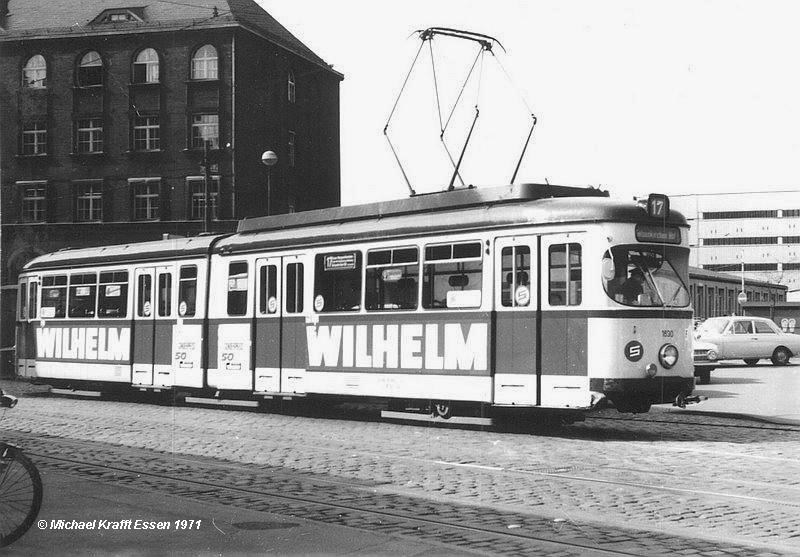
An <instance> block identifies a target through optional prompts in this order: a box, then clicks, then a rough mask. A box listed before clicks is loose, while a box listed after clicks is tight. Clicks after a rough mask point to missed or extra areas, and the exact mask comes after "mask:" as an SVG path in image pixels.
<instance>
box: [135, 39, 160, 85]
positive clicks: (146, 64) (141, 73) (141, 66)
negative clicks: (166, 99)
mask: <svg viewBox="0 0 800 557" xmlns="http://www.w3.org/2000/svg"><path fill="white" fill-rule="evenodd" d="M133 82H134V83H158V53H157V52H156V51H155V50H154V49H152V48H145V49H144V50H142V51H141V52H139V54H138V55H137V56H136V60H134V62H133Z"/></svg>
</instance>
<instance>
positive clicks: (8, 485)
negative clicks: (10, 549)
mask: <svg viewBox="0 0 800 557" xmlns="http://www.w3.org/2000/svg"><path fill="white" fill-rule="evenodd" d="M41 507H42V478H41V476H40V475H39V471H38V470H37V469H36V466H35V465H34V464H33V462H31V460H30V459H29V458H28V457H27V456H25V455H24V454H22V451H21V450H19V449H18V448H16V447H13V446H11V445H5V444H2V443H0V547H5V546H7V545H9V544H12V543H14V542H15V541H17V540H18V539H19V538H20V537H22V535H23V534H24V533H25V532H27V531H28V528H30V527H31V526H32V525H33V521H34V520H36V517H37V516H38V515H39V509H40V508H41Z"/></svg>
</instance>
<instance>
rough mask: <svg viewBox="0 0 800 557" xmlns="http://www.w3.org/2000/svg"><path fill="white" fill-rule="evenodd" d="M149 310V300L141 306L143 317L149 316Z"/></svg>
mask: <svg viewBox="0 0 800 557" xmlns="http://www.w3.org/2000/svg"><path fill="white" fill-rule="evenodd" d="M150 311H151V308H150V302H145V303H144V307H143V308H142V313H143V314H144V316H145V317H150Z"/></svg>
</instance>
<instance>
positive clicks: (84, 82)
mask: <svg viewBox="0 0 800 557" xmlns="http://www.w3.org/2000/svg"><path fill="white" fill-rule="evenodd" d="M102 84H103V59H102V58H100V54H98V53H97V52H95V51H91V52H87V53H86V54H84V55H83V58H81V61H80V64H79V65H78V86H80V87H93V86H96V85H102Z"/></svg>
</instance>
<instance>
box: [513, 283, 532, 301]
mask: <svg viewBox="0 0 800 557" xmlns="http://www.w3.org/2000/svg"><path fill="white" fill-rule="evenodd" d="M514 299H515V300H516V302H517V305H518V306H527V305H528V304H529V303H530V301H531V291H530V290H528V287H527V286H525V285H524V284H520V285H519V286H517V291H516V292H514Z"/></svg>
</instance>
